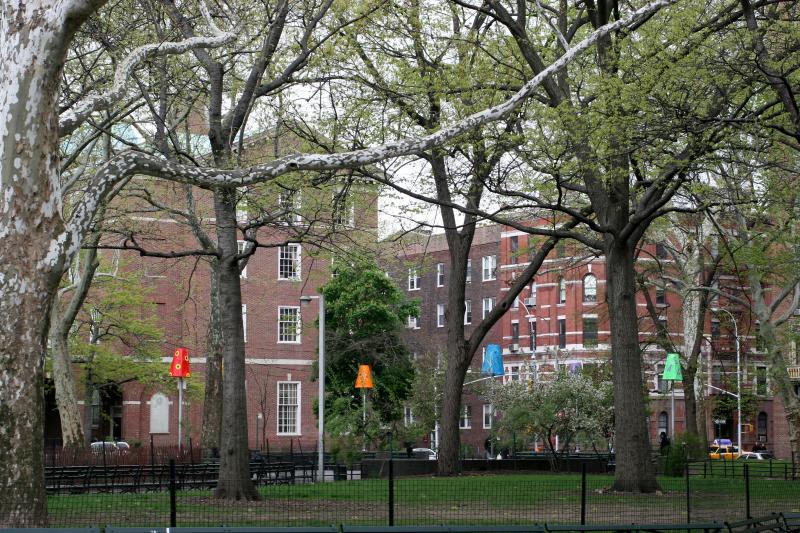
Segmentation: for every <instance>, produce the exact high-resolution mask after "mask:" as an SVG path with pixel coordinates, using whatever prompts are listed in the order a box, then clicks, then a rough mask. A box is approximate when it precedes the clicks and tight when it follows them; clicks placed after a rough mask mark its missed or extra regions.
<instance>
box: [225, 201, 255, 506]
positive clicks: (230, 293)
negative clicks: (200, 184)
mask: <svg viewBox="0 0 800 533" xmlns="http://www.w3.org/2000/svg"><path fill="white" fill-rule="evenodd" d="M214 211H215V213H216V217H217V244H218V249H219V250H220V253H221V255H222V258H221V260H220V266H219V280H218V287H217V294H218V298H219V311H220V321H221V324H222V332H223V340H224V343H223V353H222V357H223V361H224V364H225V366H224V374H223V378H222V396H223V403H222V434H221V436H220V465H219V481H218V482H217V489H216V490H215V491H214V497H215V498H221V499H228V500H258V499H260V494H259V493H258V491H257V490H256V488H255V486H254V485H253V482H252V481H251V479H250V449H249V448H248V444H247V397H246V392H245V387H244V377H245V376H244V373H245V362H244V332H243V325H242V293H241V284H240V279H239V265H238V262H237V260H236V255H237V253H238V249H237V243H236V241H237V236H238V235H237V231H238V229H237V226H236V189H235V188H219V189H217V190H215V191H214Z"/></svg>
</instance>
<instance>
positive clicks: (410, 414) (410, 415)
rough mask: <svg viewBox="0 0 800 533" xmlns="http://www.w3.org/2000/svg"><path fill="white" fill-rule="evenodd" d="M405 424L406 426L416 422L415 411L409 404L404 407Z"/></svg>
mask: <svg viewBox="0 0 800 533" xmlns="http://www.w3.org/2000/svg"><path fill="white" fill-rule="evenodd" d="M403 424H404V425H405V426H406V427H408V426H411V425H413V424H414V411H412V410H411V408H410V407H409V406H405V407H404V408H403Z"/></svg>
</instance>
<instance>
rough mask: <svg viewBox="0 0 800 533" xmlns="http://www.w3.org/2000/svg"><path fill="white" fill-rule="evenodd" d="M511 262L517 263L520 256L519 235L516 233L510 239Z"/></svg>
mask: <svg viewBox="0 0 800 533" xmlns="http://www.w3.org/2000/svg"><path fill="white" fill-rule="evenodd" d="M509 246H510V252H511V253H510V255H511V262H512V263H516V262H517V258H518V257H519V237H517V236H516V235H515V236H514V237H511V238H510V239H509Z"/></svg>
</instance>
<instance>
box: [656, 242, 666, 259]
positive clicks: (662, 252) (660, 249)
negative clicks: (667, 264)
mask: <svg viewBox="0 0 800 533" xmlns="http://www.w3.org/2000/svg"><path fill="white" fill-rule="evenodd" d="M656 258H658V259H666V258H667V247H666V246H664V245H663V244H661V243H658V244H656Z"/></svg>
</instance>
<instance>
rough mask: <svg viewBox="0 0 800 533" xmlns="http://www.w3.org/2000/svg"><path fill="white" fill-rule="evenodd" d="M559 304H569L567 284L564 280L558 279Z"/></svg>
mask: <svg viewBox="0 0 800 533" xmlns="http://www.w3.org/2000/svg"><path fill="white" fill-rule="evenodd" d="M558 303H560V304H565V303H567V282H566V280H565V279H564V278H558Z"/></svg>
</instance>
